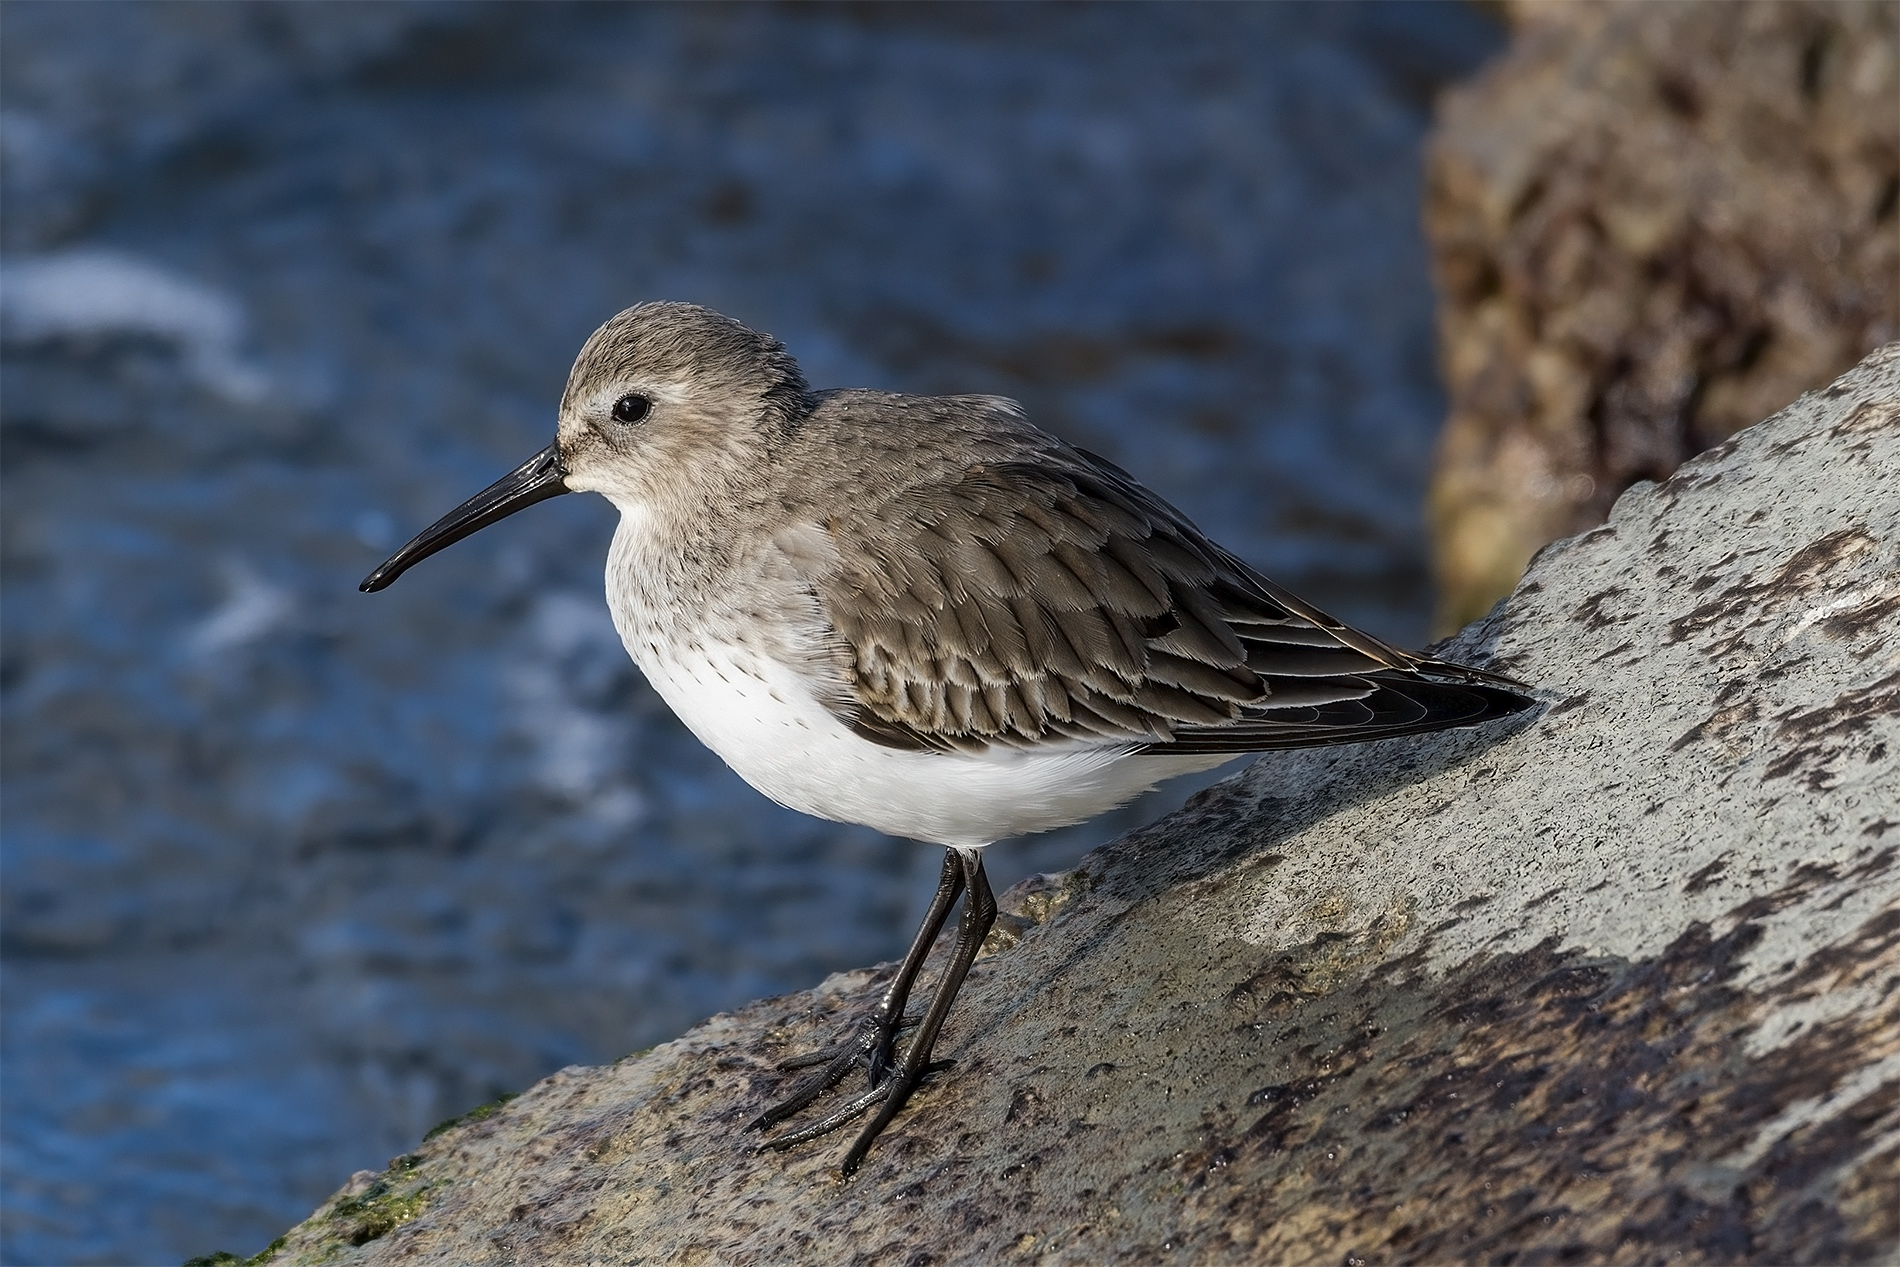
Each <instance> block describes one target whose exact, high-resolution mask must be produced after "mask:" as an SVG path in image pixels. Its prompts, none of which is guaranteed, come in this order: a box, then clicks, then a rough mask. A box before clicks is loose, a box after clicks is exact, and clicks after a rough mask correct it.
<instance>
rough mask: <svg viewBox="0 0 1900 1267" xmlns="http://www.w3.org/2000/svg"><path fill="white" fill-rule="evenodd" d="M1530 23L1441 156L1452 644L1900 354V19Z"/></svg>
mask: <svg viewBox="0 0 1900 1267" xmlns="http://www.w3.org/2000/svg"><path fill="white" fill-rule="evenodd" d="M1507 12H1508V13H1509V14H1510V16H1511V19H1512V24H1513V27H1514V28H1515V30H1514V34H1513V38H1512V44H1511V48H1510V50H1509V52H1508V53H1507V54H1506V55H1505V56H1504V57H1503V58H1501V59H1500V60H1499V61H1498V62H1497V63H1496V64H1494V65H1493V66H1492V67H1491V68H1490V69H1489V70H1487V71H1486V72H1485V73H1484V74H1482V75H1480V76H1479V77H1477V78H1476V79H1475V80H1473V81H1472V82H1470V83H1469V84H1467V85H1465V86H1463V87H1461V88H1459V89H1457V90H1455V91H1454V92H1452V93H1451V94H1449V95H1448V96H1447V97H1446V98H1445V100H1444V101H1443V104H1442V108H1441V117H1440V124H1439V129H1438V132H1437V134H1436V136H1435V138H1434V140H1433V143H1432V146H1431V150H1430V155H1429V158H1428V177H1427V195H1426V204H1425V223H1426V229H1427V234H1428V236H1429V238H1430V240H1431V243H1432V249H1433V254H1434V266H1435V271H1436V276H1437V281H1438V284H1439V290H1440V297H1441V298H1440V309H1439V330H1440V338H1441V345H1442V357H1443V362H1444V367H1445V373H1446V378H1447V382H1448V384H1449V386H1450V389H1451V397H1452V401H1451V413H1450V418H1449V421H1448V424H1447V426H1446V429H1445V432H1444V435H1443V438H1442V440H1441V441H1440V448H1439V454H1438V460H1437V470H1436V473H1435V475H1434V478H1433V486H1432V492H1431V499H1430V507H1431V509H1430V514H1431V520H1432V528H1433V534H1434V555H1435V560H1434V562H1435V566H1436V569H1437V571H1438V576H1439V584H1440V599H1441V607H1440V628H1441V629H1443V630H1450V629H1455V628H1457V627H1458V626H1460V625H1462V624H1463V623H1465V622H1466V621H1468V620H1471V619H1473V618H1475V617H1477V616H1479V615H1482V614H1483V613H1484V612H1485V611H1486V610H1488V609H1489V608H1490V607H1491V605H1492V604H1493V603H1494V602H1496V601H1497V599H1498V598H1500V597H1501V596H1503V595H1504V594H1505V593H1507V592H1509V590H1510V588H1511V586H1512V585H1513V584H1515V583H1516V581H1517V579H1518V577H1519V576H1520V575H1521V574H1522V572H1523V569H1524V565H1525V564H1526V563H1527V562H1528V561H1529V560H1530V557H1531V554H1532V553H1533V552H1534V551H1535V550H1536V549H1537V548H1538V547H1539V546H1541V545H1543V544H1545V543H1546V542H1548V541H1553V540H1555V539H1556V538H1558V537H1561V536H1566V535H1568V534H1571V533H1575V532H1581V531H1583V530H1585V529H1587V528H1589V527H1591V526H1593V525H1595V524H1599V523H1601V522H1603V519H1604V516H1605V515H1606V514H1607V513H1608V511H1609V509H1610V505H1611V503H1612V502H1614V501H1615V500H1616V498H1617V496H1618V495H1619V494H1621V493H1622V492H1623V490H1624V489H1626V488H1628V487H1629V486H1630V485H1631V484H1632V483H1634V482H1636V481H1637V480H1643V479H1652V480H1655V479H1663V478H1666V477H1667V476H1668V475H1669V473H1670V472H1671V471H1673V470H1675V468H1676V466H1677V464H1679V463H1680V462H1682V461H1683V460H1684V459H1686V458H1688V457H1689V456H1690V455H1691V454H1694V453H1698V452H1700V451H1702V450H1703V449H1706V448H1708V447H1709V446H1710V445H1713V444H1716V443H1719V442H1720V441H1722V440H1723V439H1725V438H1727V437H1728V436H1730V435H1732V434H1733V433H1734V432H1736V431H1737V430H1739V429H1740V428H1742V427H1745V426H1747V425H1749V424H1751V423H1753V422H1755V421H1756V420H1757V419H1760V418H1762V417H1764V416H1766V415H1767V414H1768V413H1770V412H1772V411H1773V410H1776V409H1779V408H1781V407H1782V406H1783V405H1785V404H1787V403H1788V402H1789V401H1790V400H1793V399H1794V397H1795V396H1796V395H1797V394H1798V393H1800V392H1802V391H1806V390H1808V389H1810V388H1813V387H1817V386H1820V385H1821V384H1824V383H1826V382H1828V381H1829V380H1831V379H1832V378H1834V377H1835V376H1836V375H1838V374H1840V373H1841V372H1842V371H1844V370H1845V369H1846V368H1847V367H1848V366H1850V365H1852V364H1853V363H1854V362H1855V361H1856V360H1858V359H1859V358H1860V357H1862V356H1864V355H1865V354H1866V353H1867V352H1868V351H1870V350H1871V349H1873V348H1874V347H1877V346H1879V345H1880V344H1882V343H1884V342H1886V341H1888V340H1890V339H1893V338H1895V337H1896V333H1897V332H1900V218H1897V217H1896V201H1900V6H1896V5H1892V4H1875V3H1857V2H1853V0H1849V2H1847V3H1838V4H1825V3H1775V2H1772V0H1763V2H1759V3H1753V2H1751V3H1736V2H1735V0H1698V2H1695V3H1672V4H1645V3H1615V4H1598V3H1562V4H1538V3H1530V4H1525V3H1519V4H1514V5H1511V6H1508V8H1507Z"/></svg>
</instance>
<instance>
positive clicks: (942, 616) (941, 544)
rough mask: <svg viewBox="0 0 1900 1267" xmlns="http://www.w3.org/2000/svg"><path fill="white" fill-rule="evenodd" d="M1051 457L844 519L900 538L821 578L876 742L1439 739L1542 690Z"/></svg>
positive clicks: (1155, 744) (1245, 743) (1182, 748)
mask: <svg viewBox="0 0 1900 1267" xmlns="http://www.w3.org/2000/svg"><path fill="white" fill-rule="evenodd" d="M1037 457H1038V460H1037V461H1035V462H997V463H993V464H989V465H983V466H976V467H972V468H970V469H969V470H968V471H966V472H964V474H963V477H962V478H961V479H960V480H958V481H957V482H955V483H954V484H952V485H950V486H948V487H946V486H945V485H943V484H941V483H935V484H932V485H931V486H929V487H928V488H919V489H915V490H911V491H909V492H907V493H904V494H900V495H899V497H898V498H897V502H896V504H893V505H887V506H883V507H879V508H877V512H876V514H874V515H873V514H870V513H866V514H865V515H864V522H863V523H861V524H852V525H849V526H850V527H851V528H852V529H856V530H862V529H866V528H869V529H871V530H872V531H873V532H875V530H876V529H875V527H874V525H883V526H885V528H886V532H885V535H884V536H883V537H882V538H877V537H873V538H871V539H872V540H874V541H875V542H876V547H877V548H875V549H872V550H865V551H862V552H858V553H854V554H851V555H847V556H845V557H842V558H841V560H840V567H839V568H838V569H837V570H836V571H835V572H834V573H832V574H830V575H828V576H826V577H824V578H820V579H819V580H818V581H817V588H818V593H819V598H820V601H821V603H822V605H823V606H824V609H825V612H826V614H827V616H829V617H830V619H831V620H832V622H833V623H834V625H835V626H836V628H837V630H838V632H839V634H840V635H841V636H842V637H843V639H844V641H845V643H846V644H847V646H848V647H849V648H850V652H851V657H852V661H853V663H852V669H853V672H854V677H855V681H854V682H853V686H854V688H855V695H856V697H857V703H858V705H859V707H858V708H857V710H856V712H855V715H853V716H852V717H851V718H850V720H851V722H852V724H853V726H854V728H855V729H857V731H858V732H859V733H861V734H863V735H865V736H866V737H867V738H871V739H874V740H876V741H878V742H880V743H883V744H887V745H890V746H894V747H903V748H919V749H940V750H952V749H961V750H966V751H980V750H982V749H984V748H987V747H989V746H990V745H992V744H1003V745H1008V746H1013V747H1023V746H1030V745H1034V744H1037V743H1040V742H1045V741H1047V740H1050V739H1055V738H1063V737H1067V738H1075V739H1083V740H1092V741H1096V742H1107V743H1126V744H1129V745H1131V746H1134V747H1139V748H1143V749H1147V750H1150V751H1157V752H1159V751H1168V752H1182V753H1196V752H1209V753H1211V752H1223V751H1245V750H1252V749H1261V748H1275V747H1296V746H1307V745H1312V744H1324V743H1343V742H1354V741H1358V740H1362V739H1367V738H1373V737H1377V736H1381V735H1388V734H1405V733H1410V732H1413V731H1418V730H1431V729H1438V728H1440V727H1443V726H1448V725H1459V724H1468V723H1469V722H1471V721H1477V720H1481V719H1483V718H1484V717H1488V716H1497V715H1501V714H1502V713H1505V712H1512V711H1516V709H1517V708H1520V707H1523V706H1524V705H1525V704H1526V703H1527V702H1528V701H1526V700H1525V699H1524V698H1523V697H1521V696H1519V695H1516V694H1514V693H1512V692H1510V691H1508V690H1501V689H1497V688H1496V687H1491V686H1486V685H1483V684H1481V682H1480V681H1479V679H1486V680H1498V681H1502V680H1501V679H1491V677H1490V675H1487V674H1481V673H1478V672H1477V671H1475V670H1464V669H1462V667H1461V666H1449V665H1446V666H1439V665H1437V664H1435V662H1429V661H1421V660H1419V659H1417V658H1416V657H1412V656H1409V655H1407V654H1406V653H1404V652H1401V651H1398V650H1396V649H1394V648H1391V647H1388V646H1386V645H1385V644H1384V643H1382V642H1379V641H1378V640H1377V639H1374V638H1371V637H1370V636H1368V635H1365V634H1362V633H1359V632H1358V631H1356V630H1351V629H1349V628H1347V627H1346V626H1343V625H1340V624H1339V623H1338V622H1337V621H1334V620H1332V619H1331V618H1330V617H1328V616H1326V615H1325V614H1324V613H1323V612H1320V611H1318V610H1317V609H1315V608H1312V607H1310V606H1309V605H1307V604H1305V603H1303V602H1301V601H1300V600H1298V599H1297V598H1294V597H1293V596H1292V595H1290V594H1287V593H1286V592H1285V591H1284V590H1281V589H1279V587H1278V586H1275V585H1273V584H1272V583H1271V582H1269V581H1267V580H1266V579H1265V578H1264V577H1261V576H1260V575H1259V574H1258V573H1256V572H1254V571H1253V570H1252V569H1251V568H1248V567H1247V566H1246V565H1245V564H1243V563H1241V562H1239V561H1238V560H1237V559H1234V558H1233V556H1231V555H1229V554H1228V553H1227V552H1226V551H1224V550H1222V549H1220V548H1219V547H1218V546H1215V545H1213V544H1212V543H1211V542H1209V541H1207V540H1206V538H1204V537H1202V536H1201V535H1200V534H1199V532H1198V531H1196V530H1195V529H1194V527H1193V526H1192V525H1191V524H1189V523H1188V522H1187V521H1186V519H1185V518H1183V517H1182V516H1181V515H1180V514H1179V513H1178V512H1176V511H1174V510H1173V508H1172V507H1169V506H1168V505H1167V504H1166V503H1164V502H1161V501H1160V500H1159V499H1158V498H1156V497H1155V496H1154V495H1153V494H1151V493H1149V492H1148V491H1147V490H1146V489H1143V488H1141V487H1140V485H1138V484H1136V483H1134V481H1133V480H1132V479H1129V478H1128V477H1127V476H1126V475H1125V474H1123V473H1122V472H1120V471H1119V470H1117V469H1116V468H1114V467H1113V466H1111V465H1109V464H1107V463H1105V462H1101V461H1100V460H1099V459H1094V458H1093V457H1092V455H1079V454H1076V453H1075V452H1074V451H1072V450H1071V451H1066V452H1063V453H1059V454H1054V455H1051V454H1039V455H1037ZM1052 457H1055V458H1059V459H1067V460H1066V461H1051V460H1050V459H1051V458H1052ZM890 525H901V526H902V527H901V529H900V530H899V531H897V532H895V533H893V532H890V531H889V526H890ZM838 526H839V527H840V528H842V527H845V525H838ZM836 535H842V534H834V536H836ZM1414 666H1425V667H1429V668H1432V669H1442V670H1444V671H1446V672H1449V673H1451V674H1453V675H1456V676H1460V677H1463V678H1465V680H1464V681H1462V682H1458V683H1445V682H1434V681H1430V680H1428V679H1426V678H1424V677H1421V676H1420V675H1419V674H1418V673H1417V672H1416V671H1415V668H1414Z"/></svg>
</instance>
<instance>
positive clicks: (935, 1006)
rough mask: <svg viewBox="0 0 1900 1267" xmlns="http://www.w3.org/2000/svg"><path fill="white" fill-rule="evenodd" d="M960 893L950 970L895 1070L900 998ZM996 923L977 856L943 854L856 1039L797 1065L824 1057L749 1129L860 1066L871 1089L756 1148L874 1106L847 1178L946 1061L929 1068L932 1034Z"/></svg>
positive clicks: (807, 1136)
mask: <svg viewBox="0 0 1900 1267" xmlns="http://www.w3.org/2000/svg"><path fill="white" fill-rule="evenodd" d="M966 891H967V893H968V895H969V898H968V900H967V901H966V902H965V903H964V907H963V916H962V918H961V919H960V920H959V921H958V922H957V940H956V946H955V948H954V949H953V950H952V952H951V956H950V962H949V964H948V965H947V966H945V968H944V970H943V979H942V980H941V981H939V982H938V983H937V989H936V992H935V993H934V994H933V995H932V996H931V999H930V1007H929V1010H927V1011H926V1012H925V1013H924V1017H923V1020H922V1021H921V1022H920V1023H919V1024H918V1026H917V1032H916V1033H915V1034H914V1035H912V1037H911V1040H910V1043H909V1045H908V1046H906V1047H905V1048H904V1054H903V1056H902V1058H901V1059H899V1060H898V1061H896V1062H895V1063H894V1064H893V1063H892V1062H891V1059H890V1052H891V1048H892V1044H893V1040H894V1038H895V1035H896V1033H897V1032H898V1030H899V1029H900V1028H901V1027H902V1026H903V1015H904V1002H905V999H906V997H907V996H908V995H909V993H910V990H911V986H912V984H913V983H914V982H915V981H916V978H917V973H918V970H919V969H920V968H922V966H923V961H924V957H925V955H927V954H928V953H929V951H930V946H931V943H932V942H934V941H935V940H936V938H937V933H938V932H939V931H941V929H942V928H943V924H944V921H945V919H946V918H947V917H948V916H949V913H950V907H951V906H952V905H953V904H954V903H955V902H956V899H957V897H958V896H959V894H961V893H964V892H966ZM995 922H996V897H995V895H994V894H993V893H992V892H991V891H990V881H989V877H988V876H987V875H986V874H984V871H983V854H982V852H981V851H980V850H975V849H972V850H968V851H964V850H960V849H951V850H949V851H948V852H947V853H946V854H945V856H944V864H943V878H942V880H941V881H939V883H938V885H937V896H936V898H935V899H934V900H933V901H932V902H931V904H930V913H929V914H928V915H927V916H925V918H924V925H923V927H922V928H920V929H919V930H918V932H917V940H916V941H915V942H914V943H913V944H912V945H911V949H910V953H909V954H908V955H906V956H905V957H904V965H903V967H902V968H900V969H899V970H898V974H897V977H896V979H894V980H893V981H892V982H891V985H890V988H889V989H888V990H886V991H885V992H884V997H883V998H882V999H880V1000H879V1002H878V1005H877V1007H876V1008H874V1009H873V1010H872V1011H871V1012H870V1013H869V1014H867V1015H866V1017H865V1018H864V1020H863V1021H861V1022H860V1023H859V1025H858V1027H857V1031H858V1032H857V1033H856V1034H855V1035H853V1036H852V1037H850V1038H847V1039H846V1040H844V1041H843V1042H840V1043H837V1044H834V1045H833V1046H832V1047H830V1048H827V1049H826V1050H825V1051H824V1052H821V1053H819V1054H818V1057H816V1058H811V1057H806V1058H801V1059H800V1060H799V1061H798V1062H796V1063H798V1064H801V1065H802V1064H809V1063H817V1061H818V1059H823V1060H824V1061H825V1062H826V1063H825V1067H824V1068H823V1069H821V1070H820V1071H819V1072H818V1073H816V1074H813V1075H812V1076H811V1077H809V1078H807V1079H805V1080H804V1081H803V1082H801V1083H799V1084H798V1086H796V1087H795V1088H793V1091H792V1094H791V1095H790V1096H789V1097H788V1098H787V1099H786V1100H785V1101H784V1102H783V1103H780V1104H776V1105H774V1106H773V1107H772V1108H770V1109H768V1110H766V1112H765V1113H763V1114H761V1115H760V1116H759V1118H758V1120H757V1121H755V1122H753V1123H752V1125H753V1127H754V1128H760V1127H765V1126H770V1125H772V1124H773V1123H775V1122H781V1121H783V1120H785V1118H787V1117H789V1116H791V1115H792V1114H794V1113H797V1112H799V1111H800V1110H801V1109H804V1108H806V1107H808V1106H810V1105H811V1104H812V1103H814V1102H815V1101H816V1100H817V1099H818V1097H819V1096H821V1095H823V1094H824V1093H825V1092H826V1091H827V1090H829V1089H830V1088H831V1087H833V1086H835V1085H837V1083H838V1082H840V1081H841V1080H842V1079H843V1078H844V1076H845V1074H847V1073H849V1072H850V1071H851V1069H853V1068H855V1067H857V1066H859V1065H863V1066H865V1067H867V1069H868V1070H869V1071H870V1074H871V1087H870V1089H869V1090H868V1091H865V1092H863V1093H862V1094H860V1095H857V1096H854V1097H853V1098H852V1099H850V1100H849V1101H847V1102H846V1103H844V1104H843V1105H841V1106H839V1107H838V1108H837V1109H836V1110H834V1111H833V1112H832V1113H830V1114H828V1115H827V1116H825V1117H824V1118H823V1119H822V1120H820V1121H817V1122H813V1123H811V1124H810V1125H807V1126H803V1127H800V1128H799V1129H798V1130H796V1131H792V1132H790V1133H789V1134H786V1135H783V1136H780V1137H779V1138H777V1139H774V1140H770V1141H768V1142H767V1143H765V1144H762V1145H760V1147H761V1148H765V1149H772V1150H778V1149H784V1148H792V1147H794V1146H796V1145H798V1144H802V1143H804V1142H806V1141H807V1140H812V1139H816V1138H818V1137H819V1136H820V1135H824V1134H826V1133H828V1132H830V1131H834V1130H836V1129H838V1128H839V1127H840V1126H843V1125H844V1124H845V1123H846V1122H849V1121H851V1120H852V1119H853V1118H855V1117H857V1116H858V1115H859V1114H861V1113H863V1112H865V1111H866V1110H867V1109H869V1108H870V1107H871V1106H872V1105H874V1104H875V1105H878V1106H879V1108H878V1112H877V1116H875V1117H874V1118H872V1119H871V1121H870V1123H869V1124H868V1125H866V1126H865V1128H864V1129H863V1130H862V1131H860V1132H859V1133H858V1138H857V1139H856V1141H854V1142H853V1143H852V1145H851V1148H850V1149H849V1151H847V1152H846V1153H845V1155H844V1161H843V1163H842V1164H841V1165H840V1167H839V1168H840V1170H841V1171H842V1172H843V1173H844V1174H845V1175H846V1176H850V1175H851V1174H853V1173H854V1172H855V1171H856V1170H857V1169H858V1167H859V1165H860V1164H862V1163H863V1161H864V1155H865V1153H866V1152H868V1151H869V1150H870V1147H871V1143H872V1141H873V1140H875V1139H876V1138H877V1137H878V1135H879V1133H880V1132H882V1131H883V1130H884V1128H885V1127H886V1126H889V1125H890V1123H891V1121H892V1119H894V1118H895V1117H896V1116H897V1114H898V1113H899V1111H901V1110H902V1109H903V1107H904V1104H905V1102H906V1101H908V1100H909V1099H910V1096H911V1093H912V1092H913V1091H915V1090H916V1089H917V1088H918V1087H919V1086H920V1085H922V1083H923V1082H924V1080H925V1078H927V1077H928V1076H929V1075H930V1074H932V1073H935V1072H937V1071H938V1070H940V1069H942V1068H944V1067H946V1066H947V1065H948V1064H949V1062H948V1061H939V1062H932V1060H931V1059H930V1053H931V1049H932V1048H933V1047H935V1046H936V1042H937V1035H938V1033H939V1032H940V1031H941V1030H942V1029H943V1023H944V1020H945V1018H947V1017H948V1016H949V1015H950V1008H951V1005H952V1004H954V1003H955V1002H956V999H957V991H958V990H959V989H961V988H962V986H963V979H964V978H965V977H966V976H968V975H969V972H970V965H971V963H973V962H974V961H975V960H976V952H977V951H978V950H979V949H981V948H982V945H983V939H984V937H986V936H988V935H989V931H990V927H991V926H992V925H993V924H995ZM788 1063H792V1062H788Z"/></svg>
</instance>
